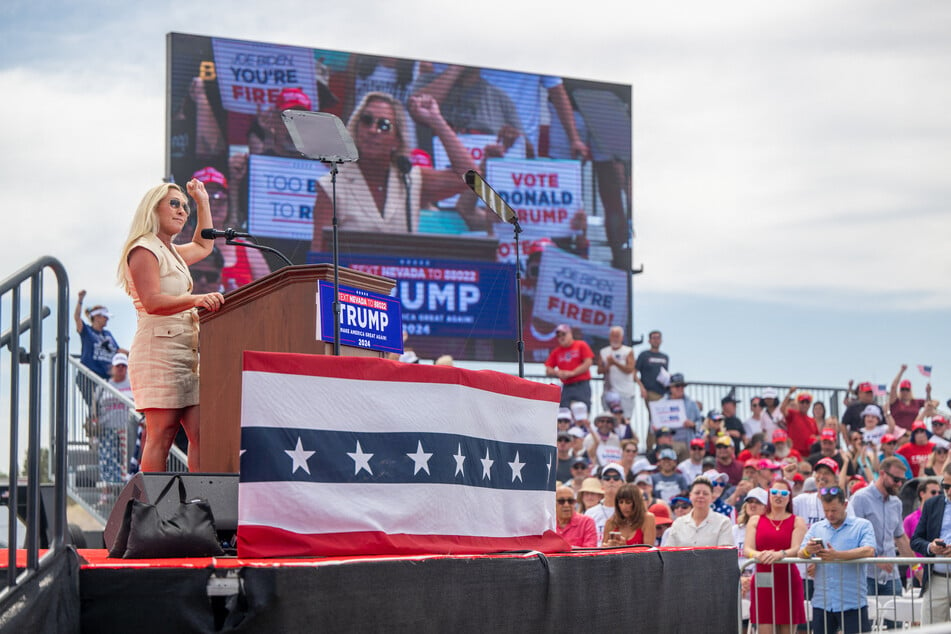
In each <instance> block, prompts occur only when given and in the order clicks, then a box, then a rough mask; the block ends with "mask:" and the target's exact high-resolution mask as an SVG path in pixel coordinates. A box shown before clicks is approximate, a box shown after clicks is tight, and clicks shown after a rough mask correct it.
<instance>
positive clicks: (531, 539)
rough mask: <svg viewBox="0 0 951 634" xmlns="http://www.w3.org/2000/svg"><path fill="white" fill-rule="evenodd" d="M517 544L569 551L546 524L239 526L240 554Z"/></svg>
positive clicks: (467, 551) (471, 549) (449, 550)
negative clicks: (497, 528) (311, 529)
mask: <svg viewBox="0 0 951 634" xmlns="http://www.w3.org/2000/svg"><path fill="white" fill-rule="evenodd" d="M519 550H535V551H539V552H543V553H558V552H566V551H570V550H571V546H570V545H569V544H568V542H566V541H565V540H564V539H562V538H561V536H560V535H558V534H557V533H555V532H554V531H550V530H548V531H545V532H544V534H542V535H529V536H523V537H465V536H456V535H406V534H399V535H388V534H386V533H383V532H372V531H365V532H359V533H320V534H310V535H307V534H300V533H293V532H290V531H285V530H282V529H279V528H271V527H268V526H238V556H239V557H314V556H328V557H335V556H348V555H361V554H364V553H374V554H377V555H420V554H427V553H443V554H451V555H474V554H484V553H497V552H503V551H519Z"/></svg>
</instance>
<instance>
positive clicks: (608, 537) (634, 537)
mask: <svg viewBox="0 0 951 634" xmlns="http://www.w3.org/2000/svg"><path fill="white" fill-rule="evenodd" d="M654 522H655V520H654V514H653V513H651V512H650V511H648V510H647V504H645V503H644V498H643V496H642V495H641V491H640V489H638V488H637V486H635V485H633V484H625V485H623V486H622V487H621V488H620V489H618V492H617V496H616V497H615V498H614V515H612V516H611V517H610V518H608V521H607V523H605V525H604V540H603V541H602V543H601V545H602V546H604V547H606V548H616V547H618V546H625V545H626V546H631V545H634V544H648V545H650V546H653V545H654V541H655V539H656V537H657V526H656V524H655V523H654Z"/></svg>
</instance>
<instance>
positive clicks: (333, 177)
mask: <svg viewBox="0 0 951 634" xmlns="http://www.w3.org/2000/svg"><path fill="white" fill-rule="evenodd" d="M337 162H338V161H331V163H330V191H331V199H332V200H331V205H332V207H333V223H332V224H333V264H334V301H333V311H334V356H335V357H339V356H340V257H339V253H338V250H339V248H340V247H339V245H338V244H337V234H338V228H337Z"/></svg>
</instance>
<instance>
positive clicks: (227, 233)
mask: <svg viewBox="0 0 951 634" xmlns="http://www.w3.org/2000/svg"><path fill="white" fill-rule="evenodd" d="M201 237H202V238H204V239H205V240H214V239H215V238H225V239H227V240H234V239H235V238H250V237H251V234H250V233H242V232H240V231H235V230H234V229H232V228H231V227H228V228H227V229H225V230H224V231H221V230H219V229H210V228H209V229H202V230H201Z"/></svg>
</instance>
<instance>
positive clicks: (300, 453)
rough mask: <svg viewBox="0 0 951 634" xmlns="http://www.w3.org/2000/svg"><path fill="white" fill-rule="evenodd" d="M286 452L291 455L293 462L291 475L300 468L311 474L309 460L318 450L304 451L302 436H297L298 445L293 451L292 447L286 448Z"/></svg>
mask: <svg viewBox="0 0 951 634" xmlns="http://www.w3.org/2000/svg"><path fill="white" fill-rule="evenodd" d="M284 453H286V454H287V455H288V456H290V457H291V460H292V461H293V464H292V465H291V475H294V473H295V472H296V471H297V470H298V469H303V470H304V471H306V472H307V475H310V467H308V466H307V461H308V460H309V459H310V457H311V456H313V455H314V454H315V453H317V452H316V451H304V447H303V445H301V442H300V436H298V437H297V446H296V447H295V448H294V450H293V451H291V450H290V449H285V450H284Z"/></svg>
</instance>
